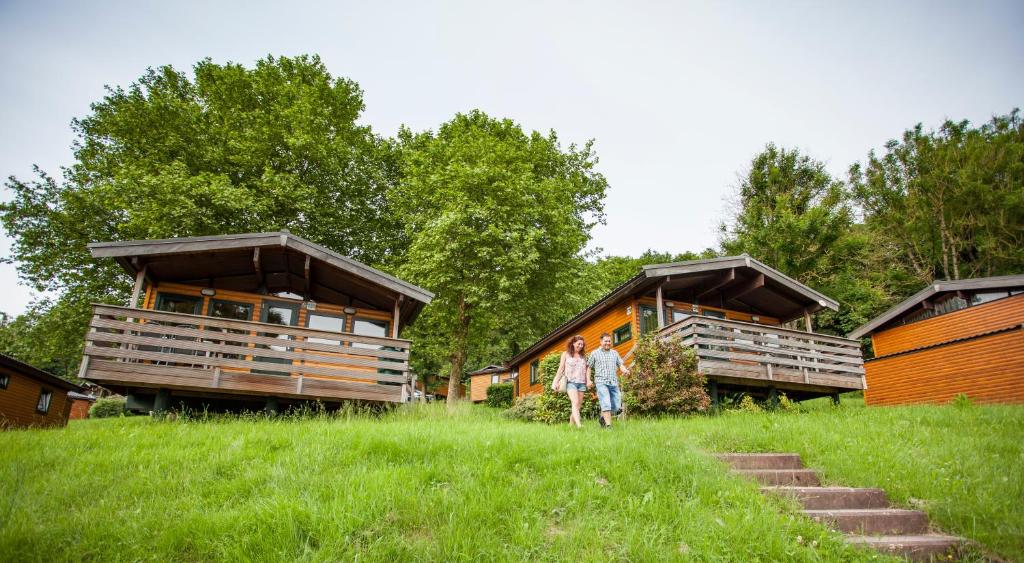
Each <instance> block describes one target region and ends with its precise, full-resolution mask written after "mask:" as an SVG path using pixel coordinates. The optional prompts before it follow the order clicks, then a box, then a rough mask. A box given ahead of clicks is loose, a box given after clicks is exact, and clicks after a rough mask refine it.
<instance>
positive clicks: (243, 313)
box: [207, 299, 253, 360]
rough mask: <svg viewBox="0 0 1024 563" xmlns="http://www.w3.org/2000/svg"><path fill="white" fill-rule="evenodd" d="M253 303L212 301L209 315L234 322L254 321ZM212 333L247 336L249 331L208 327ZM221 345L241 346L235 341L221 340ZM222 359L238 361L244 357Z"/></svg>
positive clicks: (234, 356) (233, 356)
mask: <svg viewBox="0 0 1024 563" xmlns="http://www.w3.org/2000/svg"><path fill="white" fill-rule="evenodd" d="M252 310H253V306H252V303H239V302H237V301H225V300H223V299H211V300H210V306H209V307H208V308H207V314H208V315H209V316H211V317H213V318H215V319H228V320H232V321H251V320H252ZM207 328H208V329H209V330H210V331H213V332H221V333H230V334H246V333H247V331H245V330H239V329H234V328H220V327H207ZM220 343H221V344H230V345H232V346H237V345H239V342H238V341H234V340H221V341H220ZM221 357H223V358H227V359H231V360H238V359H241V358H242V356H241V355H239V354H222V355H221Z"/></svg>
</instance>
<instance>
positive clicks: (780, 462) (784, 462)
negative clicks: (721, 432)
mask: <svg viewBox="0 0 1024 563" xmlns="http://www.w3.org/2000/svg"><path fill="white" fill-rule="evenodd" d="M715 457H717V458H718V459H719V460H721V461H723V462H725V463H727V464H729V466H730V467H732V468H733V469H803V467H804V464H803V462H802V461H801V460H800V454H718V455H716V456H715Z"/></svg>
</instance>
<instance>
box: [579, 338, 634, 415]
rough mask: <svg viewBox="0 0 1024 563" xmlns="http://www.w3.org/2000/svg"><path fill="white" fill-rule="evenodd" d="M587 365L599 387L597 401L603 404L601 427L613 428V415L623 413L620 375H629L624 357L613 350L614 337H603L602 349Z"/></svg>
mask: <svg viewBox="0 0 1024 563" xmlns="http://www.w3.org/2000/svg"><path fill="white" fill-rule="evenodd" d="M587 365H588V366H589V367H590V369H592V370H594V385H595V386H596V387H597V401H598V402H599V403H600V404H601V418H600V419H599V420H600V422H601V426H603V427H605V428H611V427H612V415H613V414H619V413H620V412H622V394H621V393H619V374H618V371H619V369H620V368H621V369H622V375H629V368H627V367H626V364H625V362H623V361H622V356H619V353H618V352H616V351H615V350H612V335H610V334H608V333H607V332H606V333H604V334H602V335H601V347H600V348H599V349H597V350H594V351H593V352H591V353H590V358H589V359H588V360H587Z"/></svg>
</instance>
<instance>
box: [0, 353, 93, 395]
mask: <svg viewBox="0 0 1024 563" xmlns="http://www.w3.org/2000/svg"><path fill="white" fill-rule="evenodd" d="M0 366H3V367H5V368H7V369H9V370H11V371H14V372H17V373H20V374H22V375H24V376H26V377H31V378H32V379H35V380H37V381H41V382H43V383H49V384H50V385H54V386H56V387H60V388H61V389H65V390H67V391H82V390H83V389H82V388H81V387H79V386H78V385H75V384H74V383H71V382H70V381H68V380H66V379H64V378H62V377H57V376H56V375H53V374H52V373H49V372H45V371H43V370H41V369H39V368H37V367H35V366H33V365H29V364H26V363H25V362H23V361H21V360H16V359H14V358H12V357H10V356H7V355H4V354H0Z"/></svg>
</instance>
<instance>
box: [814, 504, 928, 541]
mask: <svg viewBox="0 0 1024 563" xmlns="http://www.w3.org/2000/svg"><path fill="white" fill-rule="evenodd" d="M804 514H806V515H807V516H809V517H811V518H813V519H815V520H817V521H819V522H821V523H822V524H825V525H828V526H832V527H833V528H835V529H837V530H839V531H841V532H845V533H847V534H861V535H903V534H924V533H927V532H928V516H927V515H925V513H924V512H921V511H920V510H903V509H900V508H864V509H848V510H842V509H837V510H805V511H804Z"/></svg>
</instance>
